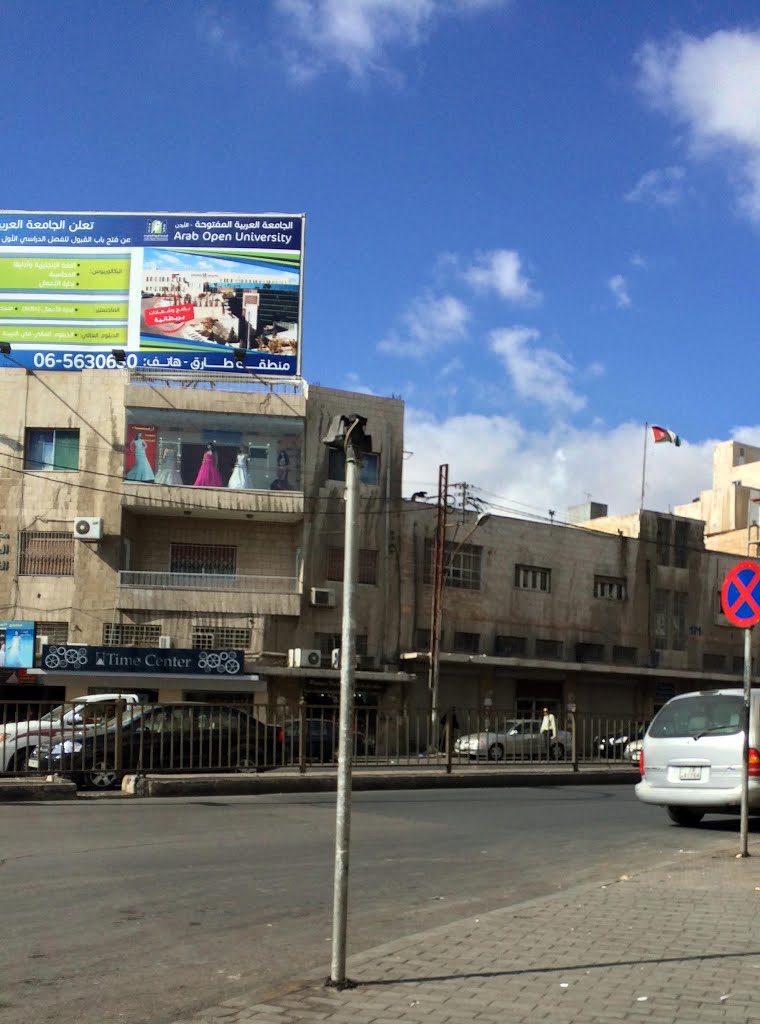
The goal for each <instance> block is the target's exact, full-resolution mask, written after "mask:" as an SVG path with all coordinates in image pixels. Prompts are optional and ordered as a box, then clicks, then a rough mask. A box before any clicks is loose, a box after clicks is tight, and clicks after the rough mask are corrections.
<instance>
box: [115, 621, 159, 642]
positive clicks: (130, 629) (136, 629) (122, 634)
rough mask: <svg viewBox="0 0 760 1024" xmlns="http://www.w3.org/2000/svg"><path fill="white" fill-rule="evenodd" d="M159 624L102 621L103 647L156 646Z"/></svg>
mask: <svg viewBox="0 0 760 1024" xmlns="http://www.w3.org/2000/svg"><path fill="white" fill-rule="evenodd" d="M160 636H161V626H145V625H135V624H134V623H131V622H123V623H122V622H104V623H103V646H104V647H158V638H159V637H160Z"/></svg>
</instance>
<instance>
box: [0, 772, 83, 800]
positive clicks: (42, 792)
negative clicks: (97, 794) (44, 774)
mask: <svg viewBox="0 0 760 1024" xmlns="http://www.w3.org/2000/svg"><path fill="white" fill-rule="evenodd" d="M76 795H77V787H76V785H75V784H74V783H73V782H70V781H69V780H68V779H60V778H57V777H50V778H44V779H28V778H15V779H0V803H10V802H12V801H29V800H76Z"/></svg>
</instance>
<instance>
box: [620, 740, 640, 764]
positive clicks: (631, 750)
mask: <svg viewBox="0 0 760 1024" xmlns="http://www.w3.org/2000/svg"><path fill="white" fill-rule="evenodd" d="M643 745H644V738H643V736H642V738H641V739H638V740H630V742H628V743H626V745H625V746H624V747H623V760H624V761H630V762H631V764H638V763H639V760H640V758H641V748H642V747H643Z"/></svg>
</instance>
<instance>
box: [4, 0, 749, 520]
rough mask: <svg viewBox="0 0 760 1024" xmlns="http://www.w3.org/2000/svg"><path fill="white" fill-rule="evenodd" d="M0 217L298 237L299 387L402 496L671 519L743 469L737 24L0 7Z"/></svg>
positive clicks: (309, 1)
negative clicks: (215, 214) (143, 214)
mask: <svg viewBox="0 0 760 1024" xmlns="http://www.w3.org/2000/svg"><path fill="white" fill-rule="evenodd" d="M1 9H2V14H3V17H2V24H3V35H4V46H3V53H4V59H3V62H2V66H0V87H1V89H2V95H3V97H4V102H3V109H2V125H1V126H0V127H1V129H2V139H3V151H4V155H5V159H4V161H3V164H4V167H3V178H4V189H3V206H4V207H5V208H7V209H45V210H58V209H60V210H97V209H100V210H145V211H154V210H155V211H160V210H177V211H184V210H187V211H196V210H197V211H203V210H234V211H240V212H242V211H251V212H268V211H272V212H304V213H306V215H307V218H308V219H307V232H306V247H305V248H306V268H305V301H304V325H303V326H304V333H303V353H304V357H303V371H304V375H305V377H306V379H307V380H309V381H311V382H313V383H320V384H323V385H327V386H331V387H337V388H346V389H352V390H357V391H360V392H362V391H365V392H372V393H375V394H380V395H397V396H401V397H402V398H403V399H404V400H405V403H406V441H405V448H406V449H407V455H406V459H405V464H404V465H405V493H406V494H407V495H408V494H410V493H411V492H412V491H416V490H423V489H424V490H428V491H430V492H435V490H436V488H437V478H438V465H439V464H440V463H442V462H448V464H449V467H450V469H449V479H450V481H451V482H452V483H453V482H459V481H467V482H468V483H469V484H471V485H472V486H473V487H474V488H475V489H476V490H475V493H476V494H478V495H479V496H480V497H481V498H483V499H485V500H487V501H491V502H493V503H494V505H495V506H496V507H497V508H499V509H504V510H512V511H518V512H520V513H521V514H525V515H533V514H535V515H537V516H546V515H547V514H548V510H549V509H550V508H551V509H553V510H554V511H555V513H556V515H557V518H559V519H563V518H564V517H565V513H566V509H567V507H568V506H570V505H573V504H577V503H580V502H583V501H586V500H589V499H593V500H595V501H601V502H606V503H608V504H609V506H610V511H611V512H615V513H622V512H626V511H634V510H635V509H636V508H638V504H639V492H640V488H641V470H642V453H643V443H644V423H645V422H646V421H648V422H649V423H656V424H660V425H662V426H665V427H667V428H669V429H671V430H674V431H676V432H677V433H678V434H680V435H681V436H682V437H683V438H684V439H685V443H684V444H683V446H682V447H680V448H675V447H673V446H670V445H658V446H657V447H656V448H655V447H654V446H653V445H652V443H651V441H650V442H649V449H648V453H647V494H646V505H647V507H650V508H660V509H666V508H668V507H669V506H670V505H673V504H678V503H681V502H686V501H689V500H690V499H691V498H692V497H694V496H695V495H696V494H697V493H698V492H699V490H700V489H701V488H705V487H708V486H709V484H710V470H711V460H712V447H713V444H714V443H715V442H716V441H718V440H725V439H727V438H730V437H736V438H737V439H740V440H744V441H747V442H749V443H755V444H760V425H759V424H760V413H757V412H756V409H755V402H754V401H753V398H754V394H755V389H754V387H752V386H747V385H746V383H745V381H746V378H747V377H748V376H750V377H752V375H753V370H754V365H755V359H756V356H757V352H758V334H759V333H760V327H759V326H758V325H760V290H759V289H758V264H759V260H758V246H759V242H760V232H759V228H760V10H758V7H757V4H756V3H745V2H732V0H723V2H722V3H720V4H717V3H710V2H701V0H700V2H697V0H669V2H668V3H660V2H657V0H617V2H615V3H607V4H600V3H598V0H573V2H567V0H553V2H547V0H256V2H253V3H252V2H243V0H240V2H235V0H216V2H213V3H203V2H192V0H184V2H182V0H156V2H153V3H151V4H150V5H147V4H142V3H139V2H121V3H113V4H93V3H91V2H84V0H69V2H68V3H66V4H61V3H59V2H57V0H55V2H54V0H36V2H35V0H27V2H24V3H21V2H17V0H4V3H3V4H2V8H1Z"/></svg>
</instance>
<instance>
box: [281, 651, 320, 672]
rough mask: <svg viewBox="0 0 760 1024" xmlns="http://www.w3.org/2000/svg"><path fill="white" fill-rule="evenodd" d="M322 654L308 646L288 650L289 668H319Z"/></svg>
mask: <svg viewBox="0 0 760 1024" xmlns="http://www.w3.org/2000/svg"><path fill="white" fill-rule="evenodd" d="M321 664H322V655H321V653H320V652H319V651H313V650H309V649H308V648H306V647H294V648H291V649H290V650H289V651H288V668H319V666H320V665H321Z"/></svg>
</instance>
